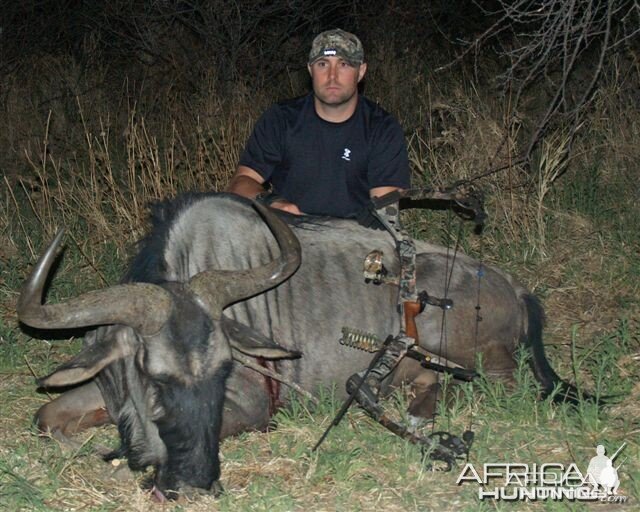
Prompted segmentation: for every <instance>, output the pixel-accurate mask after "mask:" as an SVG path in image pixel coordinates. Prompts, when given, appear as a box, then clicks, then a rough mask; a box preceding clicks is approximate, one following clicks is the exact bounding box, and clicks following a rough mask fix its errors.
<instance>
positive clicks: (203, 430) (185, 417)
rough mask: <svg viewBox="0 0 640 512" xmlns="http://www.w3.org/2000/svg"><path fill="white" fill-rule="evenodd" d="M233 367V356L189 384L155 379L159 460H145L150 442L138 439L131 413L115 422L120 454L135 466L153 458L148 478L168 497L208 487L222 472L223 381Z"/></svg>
mask: <svg viewBox="0 0 640 512" xmlns="http://www.w3.org/2000/svg"><path fill="white" fill-rule="evenodd" d="M231 367H232V362H231V361H227V362H225V363H223V364H222V365H221V366H220V368H219V369H218V370H217V371H216V372H215V373H214V374H213V375H212V376H211V377H209V378H208V379H206V380H204V381H200V382H197V383H195V384H194V385H193V386H185V385H181V384H177V383H176V382H175V381H173V380H172V381H167V382H161V381H157V380H155V379H154V381H153V383H152V386H153V388H154V397H153V401H154V402H155V404H154V409H156V410H160V411H162V412H161V417H160V418H158V419H157V420H155V421H154V423H155V426H156V427H157V433H158V436H159V438H160V440H161V442H162V444H163V445H164V446H163V448H164V450H163V451H165V454H164V455H163V456H162V460H161V461H159V460H155V461H151V460H149V459H148V457H149V454H150V450H149V446H148V444H147V443H144V444H143V445H139V444H138V443H137V442H136V439H135V438H136V437H137V434H138V433H139V432H137V430H136V429H137V426H135V423H136V422H135V421H132V418H131V416H130V415H125V416H123V417H122V418H121V421H120V422H119V425H118V430H119V431H120V435H121V439H122V446H121V448H120V450H119V452H120V454H121V455H122V456H126V457H127V459H128V463H129V467H131V469H133V470H142V469H144V468H145V467H146V466H147V465H149V464H150V463H151V464H153V465H154V467H155V470H156V473H155V476H154V478H153V482H152V484H153V486H154V487H155V489H156V490H158V491H160V492H161V493H162V494H163V495H164V496H165V497H167V498H170V499H172V498H177V496H178V494H177V492H178V491H179V490H182V491H185V490H188V489H192V488H198V489H212V485H213V484H214V483H216V482H217V481H218V480H219V478H220V460H219V455H218V448H219V442H220V429H221V425H222V410H223V405H224V390H225V381H226V379H227V377H228V376H229V373H230V372H231ZM148 440H149V438H148V437H147V438H146V441H147V442H148ZM150 483H151V482H150ZM213 490H215V489H213Z"/></svg>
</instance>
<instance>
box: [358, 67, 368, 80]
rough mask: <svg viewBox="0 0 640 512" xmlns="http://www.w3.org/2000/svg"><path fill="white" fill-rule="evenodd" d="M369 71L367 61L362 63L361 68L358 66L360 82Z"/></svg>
mask: <svg viewBox="0 0 640 512" xmlns="http://www.w3.org/2000/svg"><path fill="white" fill-rule="evenodd" d="M366 72H367V63H366V62H363V63H362V64H360V68H358V82H359V81H360V80H362V79H363V78H364V75H365V73H366Z"/></svg>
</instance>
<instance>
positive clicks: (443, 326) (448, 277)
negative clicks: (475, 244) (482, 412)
mask: <svg viewBox="0 0 640 512" xmlns="http://www.w3.org/2000/svg"><path fill="white" fill-rule="evenodd" d="M452 223H453V216H452V211H451V210H448V212H447V226H446V229H447V234H449V233H451V225H452ZM462 226H463V220H462V219H460V222H459V223H458V233H457V235H456V243H455V247H454V250H453V257H451V244H450V243H447V257H446V265H445V272H444V277H445V279H444V297H443V299H444V300H447V299H448V298H449V288H450V286H451V281H452V280H453V269H454V267H455V263H456V258H457V256H458V250H459V248H460V238H461V234H462ZM450 262H451V267H449V263H450ZM448 341H449V338H448V335H447V309H446V308H443V309H442V319H441V322H440V343H439V350H438V353H439V354H441V355H442V357H443V358H444V359H445V360H448V359H449V353H448V345H449V344H448ZM443 345H444V346H443ZM442 378H444V377H442ZM440 379H441V377H440V372H436V384H437V386H438V387H440V384H441V382H440ZM442 395H443V397H444V389H443V392H442ZM438 407H439V403H438V394H437V392H436V403H435V411H436V413H437V411H438ZM435 426H436V421H435V418H434V421H433V422H432V423H431V433H433V432H434V431H435ZM450 429H451V415H450V414H447V430H450Z"/></svg>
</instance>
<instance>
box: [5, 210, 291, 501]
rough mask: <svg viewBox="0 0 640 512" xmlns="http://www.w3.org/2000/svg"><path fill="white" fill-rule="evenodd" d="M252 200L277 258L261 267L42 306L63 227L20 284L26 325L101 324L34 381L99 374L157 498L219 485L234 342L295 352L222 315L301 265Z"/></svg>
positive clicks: (281, 230) (257, 349)
mask: <svg viewBox="0 0 640 512" xmlns="http://www.w3.org/2000/svg"><path fill="white" fill-rule="evenodd" d="M254 205H255V207H256V208H257V209H258V211H259V212H260V213H261V215H262V216H263V217H264V219H265V221H266V222H267V224H268V226H269V227H270V229H271V231H272V232H273V234H274V235H275V238H276V240H277V242H278V245H279V247H280V257H279V258H277V259H275V260H272V261H271V262H269V263H267V264H266V265H262V266H259V267H255V268H251V269H247V270H235V271H231V270H206V271H203V272H200V273H198V274H196V275H195V276H193V277H192V278H191V279H189V281H188V282H185V283H180V282H166V283H161V284H150V283H127V284H121V285H117V286H113V287H110V288H107V289H104V290H98V291H93V292H89V293H85V294H83V295H81V296H79V297H76V298H73V299H70V300H67V301H65V302H63V303H60V304H48V305H42V303H41V302H42V297H43V291H44V286H45V281H46V279H47V275H48V274H49V272H50V269H51V266H52V264H53V262H54V260H55V259H56V256H57V253H58V250H59V247H60V244H61V241H62V234H63V232H62V231H61V232H59V233H58V235H57V236H56V237H55V239H54V241H53V242H52V243H51V245H50V246H49V248H48V249H47V250H46V251H45V253H44V254H43V255H42V257H41V258H40V260H39V261H38V263H37V264H36V266H35V268H34V270H33V272H32V274H31V276H30V277H29V279H28V280H27V281H26V282H25V284H24V286H23V289H22V291H21V295H20V298H19V301H18V315H19V318H20V320H21V321H22V322H23V323H25V324H27V325H30V326H32V327H36V328H41V329H49V330H50V329H68V328H77V327H87V326H101V327H99V328H97V329H96V330H94V331H92V332H91V333H89V334H88V335H87V337H86V338H85V347H84V349H83V350H82V351H81V353H80V354H78V355H77V356H76V357H75V358H73V359H72V360H71V361H69V362H67V363H65V364H63V365H62V366H60V367H59V368H58V369H57V370H56V371H54V372H53V373H52V374H50V375H48V376H47V377H44V378H42V379H40V381H39V384H40V385H42V386H46V387H51V386H68V385H72V384H75V383H80V382H83V381H85V380H87V379H90V378H92V377H94V376H96V375H97V374H98V373H99V372H103V374H102V377H103V378H101V379H100V383H101V385H102V388H101V390H102V394H103V397H104V399H105V402H106V403H107V406H108V408H109V409H110V412H112V411H113V410H116V411H117V412H118V418H114V419H115V420H117V421H118V428H119V431H120V435H121V442H122V447H121V449H122V451H123V453H124V454H125V455H126V456H127V458H128V460H129V465H130V466H131V467H132V468H133V469H141V468H144V467H146V466H148V465H153V466H154V467H155V468H156V474H155V479H154V485H155V487H156V489H157V490H158V491H159V493H161V495H164V494H167V493H169V495H170V496H171V493H172V492H173V491H177V490H179V489H185V490H186V489H188V488H200V489H206V490H209V489H211V490H213V491H217V490H220V486H219V483H218V478H219V476H220V465H219V459H218V442H219V433H220V426H221V418H222V406H223V402H224V391H225V389H224V382H225V379H226V377H227V376H228V374H229V372H230V369H231V356H232V352H231V351H232V348H235V349H237V350H240V351H242V352H245V353H247V354H251V355H259V356H261V357H267V358H281V357H295V356H296V355H297V354H295V353H292V352H288V351H286V350H285V349H283V348H282V347H279V346H278V345H276V344H275V343H273V342H272V343H267V344H262V345H261V344H256V343H255V340H256V336H253V335H252V334H255V333H253V331H251V329H249V328H248V327H246V326H242V325H240V324H237V323H235V322H234V321H233V320H230V319H228V318H226V317H224V315H223V313H222V311H223V309H224V308H225V307H226V306H227V305H229V304H231V303H233V302H236V301H239V300H242V299H244V298H247V297H250V296H253V295H256V294H259V293H261V292H263V291H265V290H267V289H269V288H272V287H274V286H277V285H278V284H279V283H281V282H282V281H284V280H286V279H287V278H288V277H289V276H290V275H291V274H293V273H294V272H295V270H296V269H297V267H298V266H299V264H300V245H299V242H298V240H297V239H296V237H295V235H294V234H293V233H292V232H291V230H290V229H289V228H288V226H287V225H286V224H285V223H284V222H283V221H282V220H280V219H279V218H278V217H276V216H275V215H274V214H272V213H270V212H269V211H268V210H267V209H266V208H264V207H262V206H261V205H259V204H255V203H254ZM114 403H115V405H114ZM109 405H112V407H109Z"/></svg>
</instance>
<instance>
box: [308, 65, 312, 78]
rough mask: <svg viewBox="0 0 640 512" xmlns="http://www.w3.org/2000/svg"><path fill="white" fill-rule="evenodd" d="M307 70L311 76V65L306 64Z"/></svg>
mask: <svg viewBox="0 0 640 512" xmlns="http://www.w3.org/2000/svg"><path fill="white" fill-rule="evenodd" d="M307 69H308V70H309V76H311V77H312V76H313V73H311V64H307Z"/></svg>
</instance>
